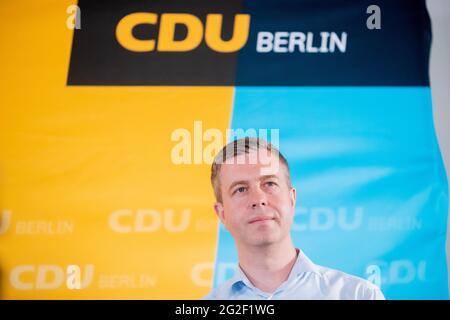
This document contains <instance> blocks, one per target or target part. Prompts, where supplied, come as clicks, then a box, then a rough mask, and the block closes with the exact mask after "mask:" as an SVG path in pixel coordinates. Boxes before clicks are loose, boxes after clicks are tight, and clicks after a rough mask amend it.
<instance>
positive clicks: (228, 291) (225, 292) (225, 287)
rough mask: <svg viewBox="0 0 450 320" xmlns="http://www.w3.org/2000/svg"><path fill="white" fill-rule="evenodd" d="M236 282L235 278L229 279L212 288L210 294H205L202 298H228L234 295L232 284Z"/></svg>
mask: <svg viewBox="0 0 450 320" xmlns="http://www.w3.org/2000/svg"><path fill="white" fill-rule="evenodd" d="M234 283H235V280H234V279H229V280H227V281H225V282H224V283H222V284H221V285H220V286H218V287H217V288H214V289H212V290H211V292H210V293H209V294H207V295H206V296H204V297H203V298H202V300H226V299H230V298H231V296H232V295H233V290H232V286H233V284H234Z"/></svg>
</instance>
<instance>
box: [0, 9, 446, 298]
mask: <svg viewBox="0 0 450 320" xmlns="http://www.w3.org/2000/svg"><path fill="white" fill-rule="evenodd" d="M0 21H1V22H0V23H1V24H2V27H1V28H0V35H1V37H0V43H1V48H2V50H0V61H1V62H0V63H1V66H2V77H1V78H0V82H1V88H2V89H1V90H2V94H1V96H0V128H1V129H0V210H1V211H0V213H1V214H0V298H3V299H14V298H15V299H36V298H40V299H49V298H51V299H59V298H64V299H71V298H81V299H95V298H112V299H114V298H121V299H123V298H125V299H127V298H130V299H169V298H171V299H198V298H201V297H203V296H204V295H206V294H207V293H208V292H209V291H210V290H211V288H212V287H213V286H217V285H219V284H220V283H221V282H223V281H225V280H226V279H227V278H229V277H231V276H232V274H233V272H234V270H235V268H236V262H237V256H236V251H235V246H234V242H233V239H232V238H231V236H230V234H229V233H228V232H227V231H226V230H225V229H224V228H223V226H222V225H219V224H218V220H217V218H216V216H215V214H214V211H213V209H212V204H213V203H214V198H213V193H212V189H211V186H210V182H209V174H210V172H209V170H210V164H211V161H212V158H213V156H214V154H215V153H216V152H217V151H218V150H219V149H220V148H221V147H222V146H223V145H224V144H225V143H226V142H227V141H231V140H232V139H234V138H238V137H243V136H260V137H263V138H266V139H267V140H269V141H271V142H273V143H274V144H276V145H277V146H279V148H280V149H281V151H282V152H283V154H284V155H285V156H286V158H287V159H288V161H289V164H290V167H291V173H292V180H293V184H294V186H295V187H296V188H297V194H298V199H297V208H296V215H295V218H294V225H293V230H292V235H293V239H294V242H295V245H296V246H297V247H299V248H301V249H302V250H304V251H305V253H306V254H307V255H308V256H310V257H311V258H312V260H313V261H314V262H316V263H318V264H323V265H325V266H327V267H332V268H336V269H340V270H342V271H345V272H348V273H350V274H353V275H356V276H360V277H363V278H366V279H368V280H369V281H371V282H373V283H375V284H376V285H378V286H380V287H381V289H382V291H383V292H384V294H385V296H386V298H388V299H447V298H448V288H447V266H446V256H445V241H446V229H447V212H448V190H447V178H446V174H445V170H444V167H443V163H442V159H441V155H440V152H439V147H438V144H437V141H436V137H435V130H434V125H433V117H432V101H431V93H430V87H429V78H428V62H429V51H430V45H431V27H430V21H429V17H428V13H427V11H426V6H425V1H422V0H416V1H411V0H397V1H388V0H380V1H376V3H374V2H373V1H365V0H364V1H361V0H358V1H356V0H354V1H348V0H346V1H343V0H321V1H317V0H257V1H256V0H253V1H246V0H239V1H237V0H220V1H210V0H209V1H207V0H190V1H185V0H184V1H181V0H166V1H161V0H154V1H152V0H140V1H138V0H128V1H124V0H118V1H92V0H89V1H88V0H80V1H78V2H76V1H62V0H58V1H56V0H53V1H52V0H45V1H39V2H36V1H31V0H30V1H24V0H23V1H3V2H2V3H1V4H0Z"/></svg>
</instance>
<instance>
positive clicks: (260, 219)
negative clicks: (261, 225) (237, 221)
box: [249, 216, 274, 223]
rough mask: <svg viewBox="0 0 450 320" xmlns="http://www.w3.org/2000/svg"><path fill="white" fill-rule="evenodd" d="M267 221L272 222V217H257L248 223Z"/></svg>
mask: <svg viewBox="0 0 450 320" xmlns="http://www.w3.org/2000/svg"><path fill="white" fill-rule="evenodd" d="M268 220H274V217H272V216H259V217H255V218H253V219H251V220H250V221H249V223H256V222H263V221H268Z"/></svg>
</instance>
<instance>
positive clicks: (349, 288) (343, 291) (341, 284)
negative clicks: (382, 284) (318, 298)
mask: <svg viewBox="0 0 450 320" xmlns="http://www.w3.org/2000/svg"><path fill="white" fill-rule="evenodd" d="M316 270H317V271H318V273H319V274H320V276H321V281H322V285H323V288H324V290H325V291H327V292H326V293H327V295H329V296H331V297H336V298H339V299H351V300H353V299H354V300H384V299H385V298H384V295H383V293H382V292H381V290H380V288H378V287H377V286H376V285H374V284H373V283H371V282H369V281H367V280H366V279H363V278H360V277H356V276H353V275H350V274H348V273H345V272H342V271H340V270H336V269H331V268H327V267H323V266H319V265H316Z"/></svg>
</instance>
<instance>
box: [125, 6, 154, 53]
mask: <svg viewBox="0 0 450 320" xmlns="http://www.w3.org/2000/svg"><path fill="white" fill-rule="evenodd" d="M157 22H158V15H157V14H155V13H147V12H137V13H132V14H129V15H127V16H125V17H123V18H122V20H120V21H119V23H118V24H117V27H116V38H117V41H118V42H119V43H120V45H121V46H122V47H124V48H125V49H128V50H130V51H135V52H147V51H153V50H154V49H155V40H151V39H149V40H141V39H137V38H135V37H134V36H133V29H134V27H136V26H137V25H140V24H151V25H155V24H156V23H157Z"/></svg>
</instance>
